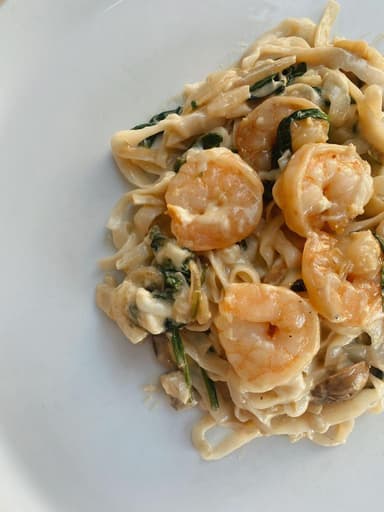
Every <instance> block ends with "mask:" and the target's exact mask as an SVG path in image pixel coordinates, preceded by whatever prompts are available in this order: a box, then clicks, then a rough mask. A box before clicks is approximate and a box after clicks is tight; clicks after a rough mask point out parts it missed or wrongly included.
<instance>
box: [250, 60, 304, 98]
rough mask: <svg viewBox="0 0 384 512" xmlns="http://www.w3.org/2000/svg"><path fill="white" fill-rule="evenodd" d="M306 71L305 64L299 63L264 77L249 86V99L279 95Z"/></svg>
mask: <svg viewBox="0 0 384 512" xmlns="http://www.w3.org/2000/svg"><path fill="white" fill-rule="evenodd" d="M306 71H307V65H306V64H305V62H301V63H300V64H294V65H293V66H289V67H288V68H286V69H284V70H283V71H281V72H280V73H274V74H273V75H269V76H266V77H265V78H262V79H261V80H259V81H257V82H255V83H254V84H253V85H251V86H250V88H249V91H250V93H251V97H250V99H259V98H265V97H266V96H269V95H271V94H281V93H282V92H284V90H285V88H286V87H287V86H288V85H291V84H292V83H293V82H294V80H295V79H296V78H297V77H299V76H301V75H304V73H305V72H306Z"/></svg>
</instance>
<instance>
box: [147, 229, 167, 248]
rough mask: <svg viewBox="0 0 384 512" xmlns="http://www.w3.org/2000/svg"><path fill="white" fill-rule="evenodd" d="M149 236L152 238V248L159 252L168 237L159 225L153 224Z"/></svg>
mask: <svg viewBox="0 0 384 512" xmlns="http://www.w3.org/2000/svg"><path fill="white" fill-rule="evenodd" d="M149 238H150V239H151V249H152V250H153V252H157V251H158V250H159V249H160V247H163V245H164V244H165V242H166V241H167V240H168V238H167V237H166V236H165V235H163V234H162V232H161V231H160V228H159V226H153V227H152V229H151V231H150V232H149Z"/></svg>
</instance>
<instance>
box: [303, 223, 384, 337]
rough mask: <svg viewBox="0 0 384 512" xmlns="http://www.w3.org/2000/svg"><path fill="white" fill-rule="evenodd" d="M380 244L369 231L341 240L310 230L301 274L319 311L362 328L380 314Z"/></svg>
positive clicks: (336, 319)
mask: <svg viewBox="0 0 384 512" xmlns="http://www.w3.org/2000/svg"><path fill="white" fill-rule="evenodd" d="M380 269H381V253H380V247H379V244H378V242H377V240H376V239H375V237H374V236H373V235H372V233H371V232H370V231H358V232H355V233H351V234H349V235H347V236H345V237H342V238H341V239H337V238H335V237H332V236H330V235H328V234H327V233H312V234H311V235H310V236H309V238H308V239H307V241H306V242H305V246H304V251H303V261H302V275H303V280H304V283H305V286H306V288H307V291H308V296H309V300H310V301H311V303H312V305H313V306H314V307H315V308H316V310H317V311H318V313H320V314H321V315H322V316H324V317H325V318H326V319H327V320H329V321H330V322H333V323H338V324H342V325H343V326H345V327H362V326H364V325H365V324H366V323H367V321H368V319H370V320H372V319H376V318H378V316H379V315H381V314H382V305H381V289H380Z"/></svg>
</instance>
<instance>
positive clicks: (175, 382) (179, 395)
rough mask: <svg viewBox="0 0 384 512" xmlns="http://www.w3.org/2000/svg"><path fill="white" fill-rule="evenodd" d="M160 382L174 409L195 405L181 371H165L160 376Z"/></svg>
mask: <svg viewBox="0 0 384 512" xmlns="http://www.w3.org/2000/svg"><path fill="white" fill-rule="evenodd" d="M160 382H161V385H162V386H163V389H164V391H165V392H166V393H167V395H168V396H169V397H170V398H171V405H172V407H174V408H175V409H183V408H185V407H193V406H194V405H196V403H197V402H196V400H195V399H194V397H193V396H192V397H191V392H190V388H189V386H188V385H187V383H186V382H185V378H184V375H183V372H181V371H179V370H177V371H175V372H169V373H165V374H164V375H162V376H161V377H160Z"/></svg>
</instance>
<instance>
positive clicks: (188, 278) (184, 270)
mask: <svg viewBox="0 0 384 512" xmlns="http://www.w3.org/2000/svg"><path fill="white" fill-rule="evenodd" d="M190 259H191V258H187V259H186V260H185V261H184V263H182V265H181V267H180V272H181V273H182V274H183V276H184V278H185V280H186V281H187V283H188V285H190V284H191V271H190V269H189V265H188V261H189V260H190Z"/></svg>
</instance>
